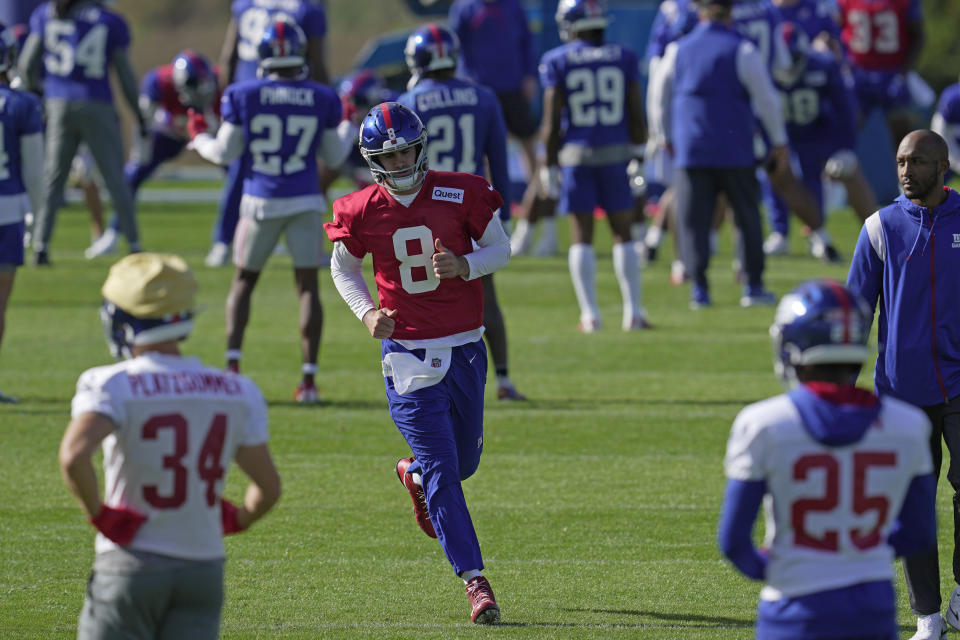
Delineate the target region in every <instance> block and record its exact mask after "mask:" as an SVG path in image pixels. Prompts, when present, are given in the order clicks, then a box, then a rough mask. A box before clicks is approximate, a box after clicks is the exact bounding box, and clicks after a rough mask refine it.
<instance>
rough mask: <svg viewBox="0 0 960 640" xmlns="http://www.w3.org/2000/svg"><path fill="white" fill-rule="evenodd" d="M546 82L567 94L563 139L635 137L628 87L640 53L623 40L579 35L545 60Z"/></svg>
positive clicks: (603, 141) (586, 141) (607, 141)
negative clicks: (594, 41) (598, 39)
mask: <svg viewBox="0 0 960 640" xmlns="http://www.w3.org/2000/svg"><path fill="white" fill-rule="evenodd" d="M539 69H540V84H542V85H543V86H544V88H546V87H556V88H557V90H558V91H560V92H562V93H563V94H564V95H565V96H566V101H565V102H566V105H565V107H564V109H563V113H562V114H561V118H560V127H561V131H562V134H561V135H562V141H563V142H566V143H574V144H579V145H584V146H591V147H596V146H603V145H611V144H624V143H629V142H630V132H629V129H628V126H627V117H628V114H627V108H626V106H627V89H628V87H629V86H630V84H631V83H632V82H635V81H636V80H637V77H638V73H639V72H638V66H637V54H635V53H634V52H633V51H631V50H630V49H627V48H626V47H622V46H620V45H618V44H604V45H600V46H593V45H591V44H588V43H586V42H584V41H583V40H575V41H573V42H568V43H567V44H564V45H561V46H559V47H557V48H555V49H551V50H550V51H547V52H546V53H545V54H543V58H541V60H540V68H539Z"/></svg>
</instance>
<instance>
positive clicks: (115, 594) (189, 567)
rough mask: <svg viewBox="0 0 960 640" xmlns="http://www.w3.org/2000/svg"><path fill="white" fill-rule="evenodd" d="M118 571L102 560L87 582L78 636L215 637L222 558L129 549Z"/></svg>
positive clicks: (103, 639)
mask: <svg viewBox="0 0 960 640" xmlns="http://www.w3.org/2000/svg"><path fill="white" fill-rule="evenodd" d="M121 554H122V555H123V557H122V558H121V560H122V562H123V564H126V565H128V566H116V568H115V570H113V571H111V570H110V569H109V568H108V569H101V567H100V566H97V565H102V564H103V563H101V562H100V560H101V558H98V560H97V562H96V563H95V568H94V571H93V573H92V574H90V580H89V582H88V583H87V597H86V599H84V602H83V609H82V610H81V612H80V623H79V625H78V628H77V640H128V639H129V638H151V639H156V640H216V638H217V636H218V635H219V631H220V611H221V609H222V607H223V561H222V560H212V561H206V562H198V561H189V560H178V559H174V558H165V557H163V556H155V555H152V554H144V553H139V554H136V559H137V560H139V561H140V562H138V563H137V565H136V568H135V569H132V570H131V566H130V561H131V560H132V557H131V556H130V555H126V552H118V553H117V554H116V555H121Z"/></svg>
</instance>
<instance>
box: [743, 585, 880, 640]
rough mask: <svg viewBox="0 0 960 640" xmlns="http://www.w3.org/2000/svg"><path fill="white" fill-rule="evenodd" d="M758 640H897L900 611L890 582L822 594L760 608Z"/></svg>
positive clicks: (764, 605) (762, 605) (762, 604)
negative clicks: (841, 639) (834, 639)
mask: <svg viewBox="0 0 960 640" xmlns="http://www.w3.org/2000/svg"><path fill="white" fill-rule="evenodd" d="M756 631H757V640H803V639H804V638H847V639H848V640H896V639H897V607H896V599H895V597H894V593H893V584H892V583H891V582H890V581H889V580H879V581H876V582H863V583H860V584H856V585H853V586H850V587H844V588H841V589H831V590H829V591H819V592H816V593H811V594H808V595H805V596H799V597H796V598H784V599H783V600H776V601H773V602H768V601H765V600H761V601H760V605H759V606H758V607H757V629H756Z"/></svg>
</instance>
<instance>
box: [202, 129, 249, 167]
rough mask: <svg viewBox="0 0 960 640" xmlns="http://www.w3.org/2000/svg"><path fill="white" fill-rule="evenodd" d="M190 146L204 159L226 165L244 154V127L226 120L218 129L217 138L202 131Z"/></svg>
mask: <svg viewBox="0 0 960 640" xmlns="http://www.w3.org/2000/svg"><path fill="white" fill-rule="evenodd" d="M190 146H191V147H192V148H193V149H194V150H196V152H197V153H199V154H200V157H202V158H203V159H204V160H209V161H210V162H212V163H214V164H219V165H222V166H226V165H228V164H230V163H231V162H233V161H234V160H236V159H237V158H239V157H240V156H241V155H242V154H243V129H241V128H240V127H238V126H236V125H233V124H231V123H229V122H224V123H223V124H221V125H220V129H218V130H217V137H216V138H214V137H213V136H211V135H210V134H209V133H201V134H200V135H198V136H197V137H196V138H194V139H193V142H191V143H190Z"/></svg>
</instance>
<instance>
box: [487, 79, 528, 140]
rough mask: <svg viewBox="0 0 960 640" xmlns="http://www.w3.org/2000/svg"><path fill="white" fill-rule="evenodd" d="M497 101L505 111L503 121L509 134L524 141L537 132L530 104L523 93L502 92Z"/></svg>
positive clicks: (499, 93)
mask: <svg viewBox="0 0 960 640" xmlns="http://www.w3.org/2000/svg"><path fill="white" fill-rule="evenodd" d="M497 100H499V101H500V108H501V109H503V119H504V121H505V122H506V125H507V131H508V132H509V133H511V134H513V135H515V136H517V137H518V138H520V139H522V140H523V139H526V138H529V137H530V136H532V135H533V134H535V133H536V132H537V122H536V120H534V119H533V112H532V111H531V110H530V103H529V102H527V99H526V98H525V97H524V96H523V93H522V92H521V91H519V90H517V91H500V92H498V93H497Z"/></svg>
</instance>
